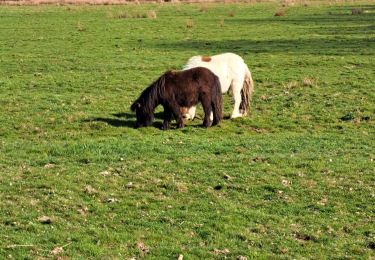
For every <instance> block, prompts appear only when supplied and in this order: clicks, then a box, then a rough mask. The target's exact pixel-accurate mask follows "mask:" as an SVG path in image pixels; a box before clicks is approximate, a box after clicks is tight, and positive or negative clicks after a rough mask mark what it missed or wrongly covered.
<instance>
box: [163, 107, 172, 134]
mask: <svg viewBox="0 0 375 260" xmlns="http://www.w3.org/2000/svg"><path fill="white" fill-rule="evenodd" d="M171 120H172V111H171V110H170V109H169V108H168V107H166V106H164V122H163V126H162V127H161V129H162V130H168V129H169V128H171Z"/></svg>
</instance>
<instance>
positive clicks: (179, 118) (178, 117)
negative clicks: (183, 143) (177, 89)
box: [171, 103, 184, 128]
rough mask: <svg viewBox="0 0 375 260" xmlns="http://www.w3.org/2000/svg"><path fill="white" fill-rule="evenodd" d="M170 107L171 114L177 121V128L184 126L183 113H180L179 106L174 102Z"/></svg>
mask: <svg viewBox="0 0 375 260" xmlns="http://www.w3.org/2000/svg"><path fill="white" fill-rule="evenodd" d="M171 108H172V113H173V116H174V117H175V119H176V122H177V128H183V127H184V119H183V115H182V113H181V109H180V106H179V105H178V104H177V103H176V104H172V106H171Z"/></svg>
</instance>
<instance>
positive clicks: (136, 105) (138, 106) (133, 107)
mask: <svg viewBox="0 0 375 260" xmlns="http://www.w3.org/2000/svg"><path fill="white" fill-rule="evenodd" d="M140 107H141V104H139V102H138V101H135V102H134V103H133V104H132V105H131V107H130V109H131V111H133V112H134V111H135V110H136V109H137V108H140Z"/></svg>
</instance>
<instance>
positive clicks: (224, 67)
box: [183, 53, 253, 118]
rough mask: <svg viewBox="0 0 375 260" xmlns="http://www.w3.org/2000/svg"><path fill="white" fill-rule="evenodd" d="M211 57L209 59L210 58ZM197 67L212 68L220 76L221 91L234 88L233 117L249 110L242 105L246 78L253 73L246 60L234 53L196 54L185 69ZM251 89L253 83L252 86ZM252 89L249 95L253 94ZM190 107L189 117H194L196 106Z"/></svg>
mask: <svg viewBox="0 0 375 260" xmlns="http://www.w3.org/2000/svg"><path fill="white" fill-rule="evenodd" d="M208 58H209V59H208ZM195 67H205V68H208V69H209V70H211V71H212V72H213V73H214V74H215V75H216V76H218V77H219V80H220V84H221V92H222V93H226V92H228V90H229V89H231V90H232V94H233V99H234V108H233V111H232V115H231V118H236V117H242V116H244V115H245V114H246V113H247V111H246V109H241V110H242V111H240V105H241V101H242V97H241V90H242V88H243V87H244V85H245V84H244V82H245V80H250V82H251V84H252V82H253V80H252V78H251V73H250V70H249V68H248V67H247V65H246V63H245V62H244V60H243V59H242V58H241V57H240V56H238V55H237V54H234V53H223V54H218V55H214V56H210V57H209V56H194V57H191V58H190V59H189V60H188V62H187V63H186V65H185V66H184V67H183V69H184V70H186V69H191V68H195ZM250 87H251V89H252V88H253V85H251V86H250ZM251 93H252V91H250V93H249V95H250V96H251ZM192 108H193V107H191V108H190V109H189V113H188V114H189V117H190V118H194V116H195V107H194V109H192Z"/></svg>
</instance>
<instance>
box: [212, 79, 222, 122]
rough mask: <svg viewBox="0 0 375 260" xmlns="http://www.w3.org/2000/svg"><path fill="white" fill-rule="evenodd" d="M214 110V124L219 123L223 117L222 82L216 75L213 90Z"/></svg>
mask: <svg viewBox="0 0 375 260" xmlns="http://www.w3.org/2000/svg"><path fill="white" fill-rule="evenodd" d="M212 112H213V116H214V118H213V122H212V125H217V124H219V122H220V121H221V119H222V118H223V100H222V94H221V84H220V80H219V78H218V77H217V76H215V77H214V88H213V91H212Z"/></svg>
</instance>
